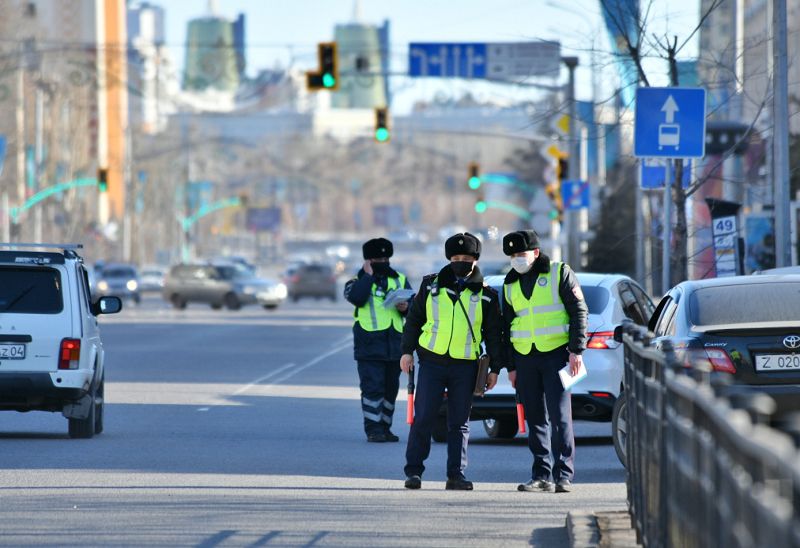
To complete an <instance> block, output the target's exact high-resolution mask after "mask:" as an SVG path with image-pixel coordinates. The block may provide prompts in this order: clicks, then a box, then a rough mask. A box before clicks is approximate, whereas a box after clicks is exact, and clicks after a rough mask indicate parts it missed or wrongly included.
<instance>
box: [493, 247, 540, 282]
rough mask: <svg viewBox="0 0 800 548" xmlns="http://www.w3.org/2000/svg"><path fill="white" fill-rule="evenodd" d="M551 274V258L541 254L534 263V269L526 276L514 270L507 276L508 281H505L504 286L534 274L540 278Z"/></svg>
mask: <svg viewBox="0 0 800 548" xmlns="http://www.w3.org/2000/svg"><path fill="white" fill-rule="evenodd" d="M548 272H550V257H548V256H547V255H545V254H544V253H541V252H539V256H538V257H536V260H535V261H533V267H531V269H530V270H528V271H527V272H526V273H525V274H520V273H519V272H517V271H516V270H514V269H513V268H512V269H511V270H510V271H509V272H508V274H506V279H505V280H504V281H503V283H504V284H513V283H514V282H516V281H517V280H519V279H520V278H522V277H523V276H527V275H528V274H533V275H535V276H538V275H539V274H547V273H548Z"/></svg>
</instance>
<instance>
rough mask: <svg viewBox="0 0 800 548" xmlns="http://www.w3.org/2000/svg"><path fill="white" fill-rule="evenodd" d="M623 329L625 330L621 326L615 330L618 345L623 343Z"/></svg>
mask: <svg viewBox="0 0 800 548" xmlns="http://www.w3.org/2000/svg"><path fill="white" fill-rule="evenodd" d="M622 329H623V328H622V326H621V325H618V326H617V327H615V328H614V340H615V341H617V342H618V343H621V342H622Z"/></svg>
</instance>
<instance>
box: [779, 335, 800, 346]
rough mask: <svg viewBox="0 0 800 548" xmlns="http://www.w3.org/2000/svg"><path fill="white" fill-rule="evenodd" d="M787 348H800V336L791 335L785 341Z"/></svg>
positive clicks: (784, 344)
mask: <svg viewBox="0 0 800 548" xmlns="http://www.w3.org/2000/svg"><path fill="white" fill-rule="evenodd" d="M783 346H785V347H786V348H793V349H794V348H800V335H789V336H788V337H785V338H784V339H783Z"/></svg>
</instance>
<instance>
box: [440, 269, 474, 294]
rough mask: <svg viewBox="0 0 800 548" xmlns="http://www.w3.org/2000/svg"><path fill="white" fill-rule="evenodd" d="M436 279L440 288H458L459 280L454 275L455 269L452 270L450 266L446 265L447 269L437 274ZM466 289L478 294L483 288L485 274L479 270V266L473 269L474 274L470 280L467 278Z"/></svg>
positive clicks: (470, 276)
mask: <svg viewBox="0 0 800 548" xmlns="http://www.w3.org/2000/svg"><path fill="white" fill-rule="evenodd" d="M436 277H437V279H438V285H439V287H449V288H450V289H453V290H456V289H457V288H458V285H457V284H458V280H457V279H456V275H455V274H453V269H452V268H450V265H449V264H447V265H445V267H444V268H442V269H441V270H440V271H439V274H437V275H436ZM465 287H467V288H468V289H469V290H470V291H472V292H473V293H477V292H478V291H480V290H481V289H482V288H483V273H482V272H481V269H480V268H478V265H477V264H476V265H475V267H474V268H473V269H472V274H470V275H469V278H467V283H466V286H465Z"/></svg>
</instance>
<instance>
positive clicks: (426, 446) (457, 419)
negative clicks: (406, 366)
mask: <svg viewBox="0 0 800 548" xmlns="http://www.w3.org/2000/svg"><path fill="white" fill-rule="evenodd" d="M418 369H419V377H418V378H417V390H416V393H415V398H414V423H413V424H412V425H411V431H410V433H409V435H408V447H407V448H406V466H405V473H406V476H421V475H422V473H423V472H424V471H425V466H424V465H423V462H424V461H425V459H427V458H428V455H429V454H430V452H431V431H432V430H433V425H434V423H435V422H436V419H437V417H438V416H439V408H440V407H441V405H442V396H443V394H444V391H445V388H447V478H448V479H463V478H464V469H465V468H466V467H467V443H468V442H469V412H470V409H471V407H472V392H473V390H474V389H475V379H476V377H477V375H478V363H477V362H474V363H468V364H467V363H463V362H462V363H453V364H442V363H437V362H432V361H422V360H420V363H419V368H418Z"/></svg>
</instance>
